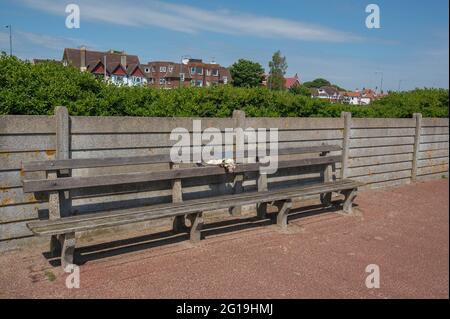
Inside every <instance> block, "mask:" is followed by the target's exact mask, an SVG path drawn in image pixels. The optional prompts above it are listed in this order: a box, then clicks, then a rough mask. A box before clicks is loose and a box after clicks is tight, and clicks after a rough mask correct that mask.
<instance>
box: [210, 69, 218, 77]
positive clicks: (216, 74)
mask: <svg viewBox="0 0 450 319" xmlns="http://www.w3.org/2000/svg"><path fill="white" fill-rule="evenodd" d="M211 71H212V75H213V76H219V70H217V69H214V70H211Z"/></svg>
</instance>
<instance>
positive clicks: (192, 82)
mask: <svg viewBox="0 0 450 319" xmlns="http://www.w3.org/2000/svg"><path fill="white" fill-rule="evenodd" d="M191 86H198V87H201V86H203V81H202V80H191Z"/></svg>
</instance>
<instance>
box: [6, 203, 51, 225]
mask: <svg viewBox="0 0 450 319" xmlns="http://www.w3.org/2000/svg"><path fill="white" fill-rule="evenodd" d="M47 209H48V205H47V203H38V204H23V205H13V206H4V207H0V223H10V222H15V221H24V220H30V219H37V218H38V217H39V216H42V217H48V211H47Z"/></svg>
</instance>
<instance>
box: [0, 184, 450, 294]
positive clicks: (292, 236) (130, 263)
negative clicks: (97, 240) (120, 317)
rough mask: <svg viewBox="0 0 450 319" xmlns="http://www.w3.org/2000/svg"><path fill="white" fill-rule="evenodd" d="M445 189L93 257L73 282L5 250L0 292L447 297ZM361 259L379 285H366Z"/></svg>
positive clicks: (384, 196) (419, 188) (409, 190)
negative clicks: (350, 211) (71, 285)
mask: <svg viewBox="0 0 450 319" xmlns="http://www.w3.org/2000/svg"><path fill="white" fill-rule="evenodd" d="M448 193H449V186H448V181H447V180H439V181H433V182H426V183H418V184H414V185H407V186H403V187H399V188H392V189H384V190H372V191H365V192H362V193H361V194H360V196H359V197H358V199H357V201H356V203H357V204H358V210H357V212H356V213H355V214H354V215H353V216H343V215H342V214H338V213H334V212H327V213H323V214H319V215H313V216H307V217H301V218H298V216H295V217H293V218H292V219H291V220H290V224H289V231H288V232H286V233H282V232H280V231H278V230H277V229H276V227H274V226H258V227H253V228H247V229H240V230H229V231H227V232H225V233H221V234H216V235H211V236H208V237H207V238H206V239H205V240H203V241H202V242H201V243H200V244H199V245H196V246H192V245H191V244H190V243H188V242H186V241H181V242H177V243H171V244H160V245H156V246H153V247H150V248H145V249H137V250H135V251H132V252H125V253H121V254H117V255H114V256H110V257H103V258H97V259H92V260H89V261H87V262H86V263H85V264H84V265H83V266H82V267H81V288H80V289H67V288H66V287H65V284H64V283H65V278H66V275H65V274H64V273H63V272H62V271H61V269H60V267H52V266H51V265H50V264H49V262H48V260H46V259H45V258H44V257H43V256H42V254H41V251H37V250H34V251H33V252H30V251H26V250H25V251H12V252H7V253H3V254H2V255H0V267H1V271H0V297H2V298H29V297H32V298H42V297H51V298H52V297H61V298H72V297H75V298H94V297H101V298H111V297H116V298H449V205H448V203H449V202H448ZM144 246H145V245H144ZM369 264H377V265H379V267H380V273H381V278H380V285H381V287H380V288H379V289H368V288H366V286H365V278H366V276H367V275H368V273H366V272H365V268H366V266H367V265H369ZM52 275H55V276H56V277H55V279H54V280H50V279H49V278H51V277H52Z"/></svg>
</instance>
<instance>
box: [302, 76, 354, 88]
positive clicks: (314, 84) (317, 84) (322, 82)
mask: <svg viewBox="0 0 450 319" xmlns="http://www.w3.org/2000/svg"><path fill="white" fill-rule="evenodd" d="M303 85H304V86H305V87H307V88H311V89H318V88H321V87H323V86H332V87H334V88H336V89H337V90H338V91H347V90H346V89H343V88H341V87H340V86H338V85H336V84H332V83H331V82H330V81H328V80H326V79H322V78H318V79H315V80H313V81H308V82H304V83H303Z"/></svg>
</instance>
